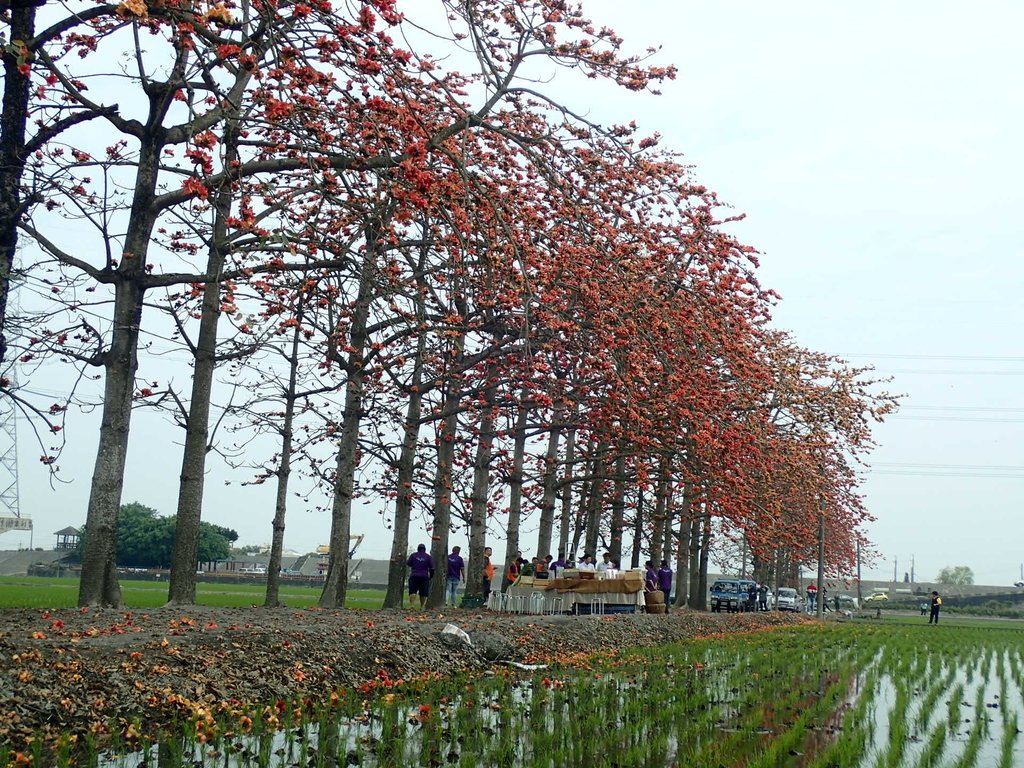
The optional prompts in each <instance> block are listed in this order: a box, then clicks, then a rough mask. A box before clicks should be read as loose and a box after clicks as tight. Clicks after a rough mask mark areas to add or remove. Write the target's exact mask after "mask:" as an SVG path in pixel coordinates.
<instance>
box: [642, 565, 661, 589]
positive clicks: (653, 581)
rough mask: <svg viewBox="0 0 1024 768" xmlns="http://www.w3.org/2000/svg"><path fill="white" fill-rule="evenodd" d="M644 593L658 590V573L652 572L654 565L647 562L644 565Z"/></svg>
mask: <svg viewBox="0 0 1024 768" xmlns="http://www.w3.org/2000/svg"><path fill="white" fill-rule="evenodd" d="M644 568H645V569H646V570H645V571H644V591H645V592H657V591H660V590H659V589H658V573H657V571H655V570H654V563H652V562H651V561H650V560H648V561H647V562H646V563H644Z"/></svg>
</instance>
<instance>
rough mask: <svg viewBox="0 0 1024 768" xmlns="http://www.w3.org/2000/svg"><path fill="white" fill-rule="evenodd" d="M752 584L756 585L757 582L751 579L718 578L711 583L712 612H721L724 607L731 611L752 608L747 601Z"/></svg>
mask: <svg viewBox="0 0 1024 768" xmlns="http://www.w3.org/2000/svg"><path fill="white" fill-rule="evenodd" d="M751 585H754V586H756V585H757V582H756V581H751V580H750V579H716V580H715V583H714V584H712V585H711V611H712V613H717V612H721V611H722V610H723V609H724V610H726V611H729V612H730V613H734V612H736V611H749V610H751V608H750V604H749V603H748V601H747V594H748V591H749V589H750V586H751ZM756 602H757V600H756V598H755V603H756Z"/></svg>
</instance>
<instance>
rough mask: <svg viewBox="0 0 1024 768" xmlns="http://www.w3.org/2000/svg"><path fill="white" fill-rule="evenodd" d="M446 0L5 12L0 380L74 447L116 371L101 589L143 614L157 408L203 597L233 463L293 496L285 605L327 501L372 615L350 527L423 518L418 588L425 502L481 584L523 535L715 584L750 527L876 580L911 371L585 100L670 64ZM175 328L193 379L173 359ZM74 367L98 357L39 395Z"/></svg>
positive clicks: (543, 23)
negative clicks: (203, 548) (146, 434)
mask: <svg viewBox="0 0 1024 768" xmlns="http://www.w3.org/2000/svg"><path fill="white" fill-rule="evenodd" d="M436 5H437V8H436V9H433V10H431V9H425V8H424V7H422V5H419V4H415V3H411V2H407V1H406V2H400V1H399V0H362V2H355V1H354V0H349V1H348V2H344V1H340V2H333V3H332V2H330V0H304V1H301V2H298V1H293V0H279V1H277V2H267V0H224V1H223V2H219V1H218V2H210V1H208V0H125V1H124V2H120V3H117V4H98V5H93V6H89V7H88V8H86V9H84V10H80V11H76V12H68V11H66V10H65V9H64V8H63V6H52V5H49V4H46V5H40V4H37V3H32V2H27V3H11V4H6V5H5V6H4V7H3V8H2V9H0V24H2V27H3V32H4V36H5V37H4V39H5V40H6V41H7V44H6V45H5V47H4V48H3V63H4V69H5V79H4V85H3V88H4V93H3V103H2V113H0V156H2V160H0V252H2V254H3V262H2V264H3V267H2V280H0V359H2V362H3V365H4V369H5V371H6V374H5V375H4V378H3V379H2V380H0V391H2V392H3V395H4V396H6V397H9V398H11V399H12V401H13V402H14V403H15V404H16V406H17V407H18V408H20V409H22V410H23V411H24V412H25V413H27V414H29V415H30V416H31V418H32V419H33V420H34V423H35V424H36V425H37V426H38V428H39V430H40V432H45V433H46V437H45V439H44V440H43V443H44V451H43V456H42V461H43V462H44V463H46V464H48V465H50V466H51V467H52V468H53V469H54V471H57V468H58V464H59V457H60V450H61V448H62V447H63V445H64V440H66V439H67V440H71V439H72V438H71V437H68V436H66V435H65V432H64V426H65V424H67V423H68V413H69V411H72V410H74V409H75V408H78V407H83V406H84V405H87V403H85V402H84V398H85V397H86V396H85V394H84V388H83V387H82V386H81V384H82V382H83V381H88V380H90V379H93V378H98V379H99V380H100V381H101V382H102V387H103V392H102V397H101V398H100V399H99V402H98V403H96V404H95V405H96V407H98V408H99V409H100V410H101V414H102V418H101V426H100V428H99V435H98V438H99V443H98V449H97V453H96V460H95V466H94V470H93V475H92V485H91V491H90V497H89V504H88V510H87V519H86V531H87V536H86V541H85V545H84V548H83V556H82V578H81V586H80V593H79V604H80V605H82V606H91V605H119V604H120V603H121V596H120V589H119V585H118V580H117V571H116V565H117V551H116V546H115V541H116V538H115V536H114V531H115V530H116V528H117V525H118V517H119V510H120V508H121V503H122V493H123V487H124V473H125V462H126V457H127V452H128V438H129V434H130V430H131V423H132V415H133V413H134V412H135V411H136V410H137V409H139V408H142V407H147V408H158V409H162V410H163V411H164V412H166V415H167V418H168V419H170V420H172V421H174V422H175V423H177V424H178V425H180V426H181V427H182V428H183V430H184V435H185V438H184V448H183V450H182V455H181V464H180V488H179V494H178V502H177V509H176V511H175V525H174V530H175V534H174V545H173V551H172V553H171V577H170V580H169V587H168V589H169V592H168V600H169V602H170V603H171V604H191V603H194V602H195V594H196V576H195V567H196V562H197V559H198V555H199V541H200V531H201V529H202V528H201V522H202V510H203V490H204V482H205V478H206V476H207V473H208V468H209V462H210V461H211V456H212V455H215V454H218V455H220V457H221V459H222V460H224V461H226V462H228V463H229V464H230V465H232V466H234V467H235V468H237V469H243V470H245V471H247V472H249V473H250V477H251V482H254V483H271V484H273V485H274V486H275V505H274V509H273V510H267V511H266V514H267V517H268V522H269V523H270V525H271V531H272V539H271V558H270V565H269V569H268V570H269V574H268V585H267V595H266V604H267V605H268V606H272V605H277V604H278V584H279V582H278V572H279V567H280V558H281V552H282V548H283V540H284V531H285V526H286V522H287V511H288V503H289V499H291V498H295V497H296V496H298V497H300V498H322V499H326V501H325V502H324V503H323V504H322V505H321V506H322V513H323V514H325V515H329V516H330V519H331V534H330V542H329V544H330V551H331V556H330V563H329V567H328V572H327V576H326V580H325V585H324V589H323V592H322V594H321V597H320V605H321V606H322V607H343V606H344V605H345V598H346V590H347V584H348V570H349V553H348V541H349V537H350V534H351V531H352V525H353V520H357V521H358V523H359V524H360V525H362V526H364V527H366V526H369V525H374V524H378V525H382V526H386V527H387V528H389V529H390V530H391V531H392V536H393V539H392V551H391V558H390V575H389V584H388V590H387V595H386V598H385V606H390V607H393V606H398V605H400V604H401V599H402V592H403V589H404V581H405V561H406V557H407V556H408V549H409V534H410V529H411V528H412V527H413V526H414V525H415V526H419V527H421V528H422V529H423V530H425V531H427V532H428V534H429V536H430V539H431V547H430V549H431V554H432V555H433V556H434V558H435V561H438V562H442V561H443V559H444V557H445V555H446V553H447V551H448V544H449V534H450V532H451V531H452V530H454V529H455V528H457V527H464V528H465V529H466V531H467V534H468V540H469V559H468V569H467V570H468V575H469V578H468V581H467V585H468V586H467V591H468V592H469V593H470V594H475V593H478V592H479V591H480V588H481V587H480V584H481V578H480V575H481V574H482V569H483V548H484V546H485V544H486V542H487V538H488V534H489V532H493V531H497V530H500V531H501V533H502V537H503V538H504V539H505V541H506V553H505V555H504V560H505V563H506V564H507V563H508V561H509V560H510V559H511V558H513V557H514V556H515V554H516V553H517V552H518V551H520V550H523V551H536V552H537V553H540V554H544V553H547V552H552V551H559V550H561V551H566V552H579V551H581V550H585V551H589V552H596V551H597V550H598V548H599V547H601V548H605V549H607V550H608V551H610V552H611V553H612V556H613V557H615V558H616V559H619V558H621V555H622V553H623V551H624V546H625V545H626V543H627V542H631V549H632V552H633V553H634V558H636V557H637V555H638V553H639V552H640V551H641V550H643V551H646V552H649V553H650V557H651V558H652V559H654V560H660V559H667V560H672V561H674V562H675V563H676V566H677V571H678V572H679V574H680V578H681V580H682V583H683V584H684V585H685V586H684V587H683V588H682V589H680V590H678V592H679V595H678V598H677V599H678V600H679V601H680V603H688V604H690V605H693V606H702V605H703V602H704V600H705V595H706V578H707V571H708V564H709V561H710V559H711V558H712V556H713V553H714V552H715V551H716V547H718V548H720V547H721V546H722V545H723V544H724V543H728V542H742V544H743V546H744V547H746V548H747V551H748V552H750V553H751V556H752V558H753V561H754V564H755V568H756V569H757V571H758V572H759V573H760V574H761V578H762V579H764V580H769V579H770V578H774V579H775V580H776V581H778V580H780V579H787V578H792V576H793V575H794V574H795V573H796V569H797V568H798V567H799V566H800V565H802V564H803V565H806V564H808V563H812V562H817V561H818V560H819V559H821V556H819V552H818V542H819V540H821V541H824V545H825V548H824V555H823V557H824V561H823V562H824V563H825V564H826V565H827V568H828V569H829V571H830V572H834V573H842V572H847V571H848V570H849V569H850V567H851V566H852V563H853V562H854V557H855V552H856V550H857V547H858V545H859V544H861V543H864V541H865V540H864V535H863V523H864V522H865V521H866V520H867V519H869V514H868V512H867V510H866V509H865V507H864V504H863V500H862V498H861V496H860V494H859V492H858V477H857V473H858V469H859V467H860V465H861V462H862V461H863V459H864V457H865V456H866V454H867V452H869V451H870V449H871V448H872V447H873V443H872V439H871V427H872V425H873V424H874V423H877V422H879V421H881V420H882V419H883V418H884V417H885V415H887V414H888V413H890V412H892V411H893V410H894V408H895V407H896V405H897V398H896V397H894V396H893V395H891V394H889V393H887V392H885V391H884V390H883V389H882V388H881V385H883V384H884V382H882V381H880V380H879V379H878V378H877V377H876V376H875V375H874V374H873V372H872V370H871V369H870V368H862V367H854V366H851V365H850V364H849V363H847V362H846V361H844V360H842V359H840V358H838V357H836V356H834V355H830V354H826V353H822V352H815V351H812V350H808V349H804V348H802V347H801V346H800V345H799V344H798V343H797V342H796V340H794V339H793V338H792V337H791V336H790V335H789V334H787V333H786V332H784V331H780V330H778V329H775V328H773V327H772V326H771V323H770V320H771V311H772V307H773V306H774V304H775V303H776V302H777V301H778V300H779V297H778V296H777V295H776V294H775V293H774V292H773V291H772V290H770V289H768V288H765V287H763V286H761V285H760V283H759V282H758V279H757V276H756V269H757V265H758V256H757V253H756V251H755V250H754V249H753V248H751V247H750V246H748V245H745V244H743V243H741V242H739V241H738V240H737V239H736V238H735V237H734V236H733V235H732V234H730V229H731V228H732V227H731V225H732V223H733V222H735V221H736V220H738V219H739V218H741V217H739V216H737V215H735V214H734V213H732V212H731V211H730V210H729V209H728V207H726V206H725V205H723V204H721V203H720V202H719V200H718V199H717V197H716V195H715V194H714V193H713V192H712V191H711V190H709V189H708V188H707V187H705V186H703V185H702V184H700V183H698V182H697V181H696V180H695V179H694V178H693V174H692V172H691V169H690V168H689V167H688V166H687V165H686V164H685V163H684V162H683V160H682V158H681V157H680V156H679V155H678V153H676V152H674V151H672V150H670V149H666V148H663V147H662V146H661V143H660V138H659V137H658V136H657V135H653V136H647V135H643V134H642V133H641V132H640V130H639V129H638V127H637V126H636V125H635V124H634V123H631V122H629V121H628V120H627V119H623V122H621V123H618V124H611V125H602V124H599V123H598V122H596V121H595V120H593V119H591V118H589V117H588V116H587V114H586V110H587V109H588V106H589V105H587V104H573V103H571V102H572V100H571V98H570V99H565V98H563V97H561V96H560V95H559V93H560V91H557V90H556V89H555V85H556V84H558V83H565V82H568V83H570V84H571V83H584V82H586V81H587V80H596V81H599V82H601V83H603V84H604V89H605V91H607V93H608V95H609V98H610V97H611V96H612V95H613V94H614V92H615V89H617V88H618V89H625V90H628V91H656V89H657V87H658V84H659V83H660V82H662V81H664V80H666V79H669V78H672V77H674V75H675V70H674V69H673V68H672V67H663V66H657V65H655V64H654V63H652V62H653V56H654V54H655V51H653V50H648V51H647V52H646V53H644V54H641V55H630V54H628V53H626V52H625V51H624V42H623V41H622V40H621V39H620V38H619V37H618V36H617V35H616V34H615V33H614V32H613V31H612V30H611V29H609V28H607V27H604V26H601V25H600V24H598V23H594V22H592V21H590V20H589V19H588V18H586V16H584V15H583V11H582V10H581V9H580V8H579V7H577V6H576V5H575V4H571V3H567V2H562V1H561V0H519V1H518V2H514V3H509V2H503V1H499V0H474V1H473V2H456V0H444V1H443V2H439V3H437V4H436ZM439 10H440V11H443V12H441V13H439V12H437V11H439ZM65 14H66V15H65ZM556 71H557V72H559V73H560V74H559V76H558V78H554V79H553V78H552V75H553V74H554V73H555V72H556ZM16 254H17V255H18V260H16V259H15V256H16ZM15 290H16V292H17V295H18V297H19V302H17V303H14V302H12V301H11V296H12V293H13V292H14V291H15ZM18 305H20V306H18ZM170 350H174V351H176V352H177V353H179V354H180V353H185V354H186V355H187V358H188V365H187V367H183V366H179V367H180V370H181V371H182V372H184V373H186V374H187V377H186V378H187V379H188V384H187V386H184V387H182V386H180V385H179V384H177V383H171V381H170V380H169V379H168V378H167V377H163V376H161V377H157V376H156V375H155V374H154V373H153V371H154V370H165V369H166V366H168V365H169V364H170V363H168V362H167V361H166V360H163V355H165V353H167V352H168V351H170ZM54 365H62V366H64V367H65V368H66V369H67V370H68V371H70V372H71V375H69V376H66V377H64V378H66V379H67V380H68V381H70V382H71V384H70V385H69V386H68V387H67V389H66V391H63V392H62V393H61V395H60V397H58V398H42V397H41V396H39V395H37V394H34V389H33V387H32V384H33V383H37V384H38V381H39V380H40V378H41V377H43V376H48V371H51V370H52V368H51V367H50V366H54ZM15 373H16V375H15ZM175 381H177V380H175ZM218 428H223V429H222V430H221V429H218ZM222 431H226V432H227V434H228V437H221V436H220V435H221V434H222ZM74 439H78V438H74ZM268 446H270V447H268ZM164 448H165V446H147V449H150V450H163V449H164ZM166 448H169V446H166ZM366 499H374V500H379V501H380V507H381V508H380V509H379V510H376V511H370V512H366V513H362V514H363V516H362V517H360V513H359V512H358V511H356V509H355V507H354V504H355V502H356V501H357V500H366ZM378 515H379V520H378V519H376V517H375V516H378ZM524 523H525V524H528V525H530V526H536V531H537V533H536V539H535V540H534V539H533V538H532V537H530V538H529V540H528V539H527V537H526V536H525V535H524ZM443 577H444V576H443V572H442V569H438V574H437V579H438V581H439V582H440V581H441V580H442V579H443ZM439 586H440V584H438V587H439ZM442 595H443V590H441V589H440V588H436V589H434V590H432V596H431V601H432V604H440V601H441V599H442Z"/></svg>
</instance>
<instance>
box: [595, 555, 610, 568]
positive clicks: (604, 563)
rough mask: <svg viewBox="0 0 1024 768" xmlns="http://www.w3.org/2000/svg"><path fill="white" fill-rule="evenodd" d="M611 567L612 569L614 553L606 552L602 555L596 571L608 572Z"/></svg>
mask: <svg viewBox="0 0 1024 768" xmlns="http://www.w3.org/2000/svg"><path fill="white" fill-rule="evenodd" d="M611 567H612V553H611V552H605V553H604V554H603V555H601V562H600V563H598V564H597V568H596V570H597V572H598V573H601V572H602V571H607V570H608V569H609V568H611Z"/></svg>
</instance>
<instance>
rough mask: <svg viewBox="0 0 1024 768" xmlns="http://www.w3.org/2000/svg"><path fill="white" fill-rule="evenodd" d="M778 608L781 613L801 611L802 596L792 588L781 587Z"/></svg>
mask: <svg viewBox="0 0 1024 768" xmlns="http://www.w3.org/2000/svg"><path fill="white" fill-rule="evenodd" d="M777 607H778V609H779V610H780V611H794V612H796V613H799V611H800V595H799V594H797V591H796V590H795V589H793V588H792V587H779V597H778V601H777Z"/></svg>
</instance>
